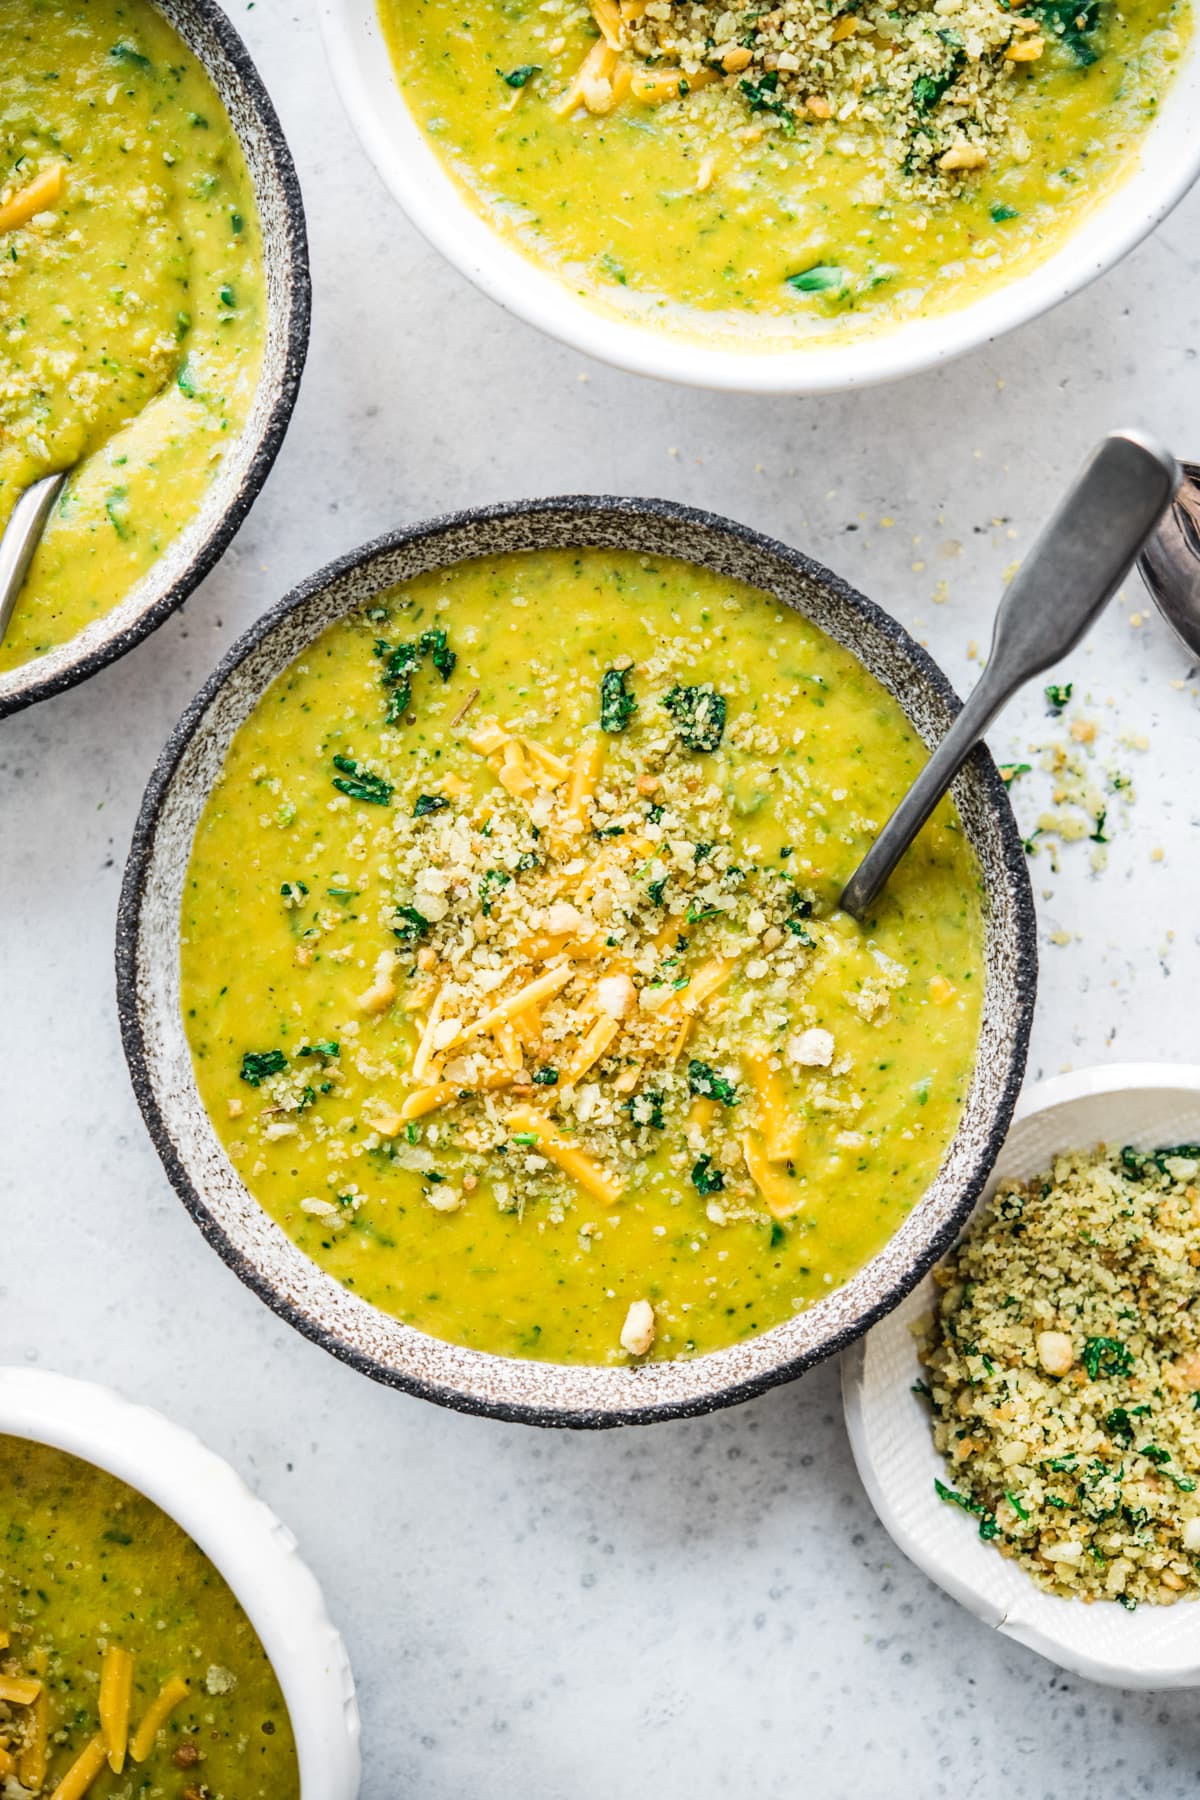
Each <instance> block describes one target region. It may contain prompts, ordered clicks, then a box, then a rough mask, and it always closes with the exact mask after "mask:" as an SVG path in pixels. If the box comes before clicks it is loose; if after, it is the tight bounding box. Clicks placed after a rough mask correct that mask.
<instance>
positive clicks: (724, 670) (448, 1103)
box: [181, 551, 982, 1362]
mask: <svg viewBox="0 0 1200 1800" xmlns="http://www.w3.org/2000/svg"><path fill="white" fill-rule="evenodd" d="M923 760H924V751H923V749H922V747H921V745H920V744H919V742H918V740H917V738H916V737H915V735H914V733H913V732H912V731H911V729H910V728H909V727H908V725H907V723H906V722H905V720H904V717H903V715H902V714H901V712H900V709H899V708H898V707H897V706H896V704H895V702H894V701H893V700H891V699H890V698H889V697H888V696H887V695H886V694H885V693H884V691H883V690H882V689H881V688H880V687H879V685H878V684H877V683H876V682H875V681H874V679H873V678H871V677H870V676H869V675H867V673H866V672H865V671H864V669H863V668H862V667H861V665H860V664H859V663H857V662H856V661H855V659H854V658H853V657H852V656H850V655H849V654H848V653H847V652H846V651H845V650H843V649H841V648H840V647H839V646H837V645H835V644H834V643H832V642H831V641H830V640H829V639H828V638H826V637H825V636H824V635H823V634H822V633H820V632H819V631H817V630H816V629H815V628H814V627H813V626H812V625H810V624H808V623H807V622H806V621H805V620H803V619H801V618H799V617H798V616H797V615H795V614H794V613H792V612H791V611H789V610H786V609H784V608H782V607H781V606H780V605H779V604H778V603H777V602H775V601H773V600H771V599H769V598H768V597H767V596H766V595H765V594H762V593H759V592H757V591H755V590H753V589H750V588H747V587H744V586H741V585H739V584H738V583H736V582H733V581H730V580H727V579H725V578H722V577H720V576H718V575H716V574H713V573H710V572H707V571H704V570H701V569H698V568H694V567H690V566H687V565H685V564H682V563H678V562H672V561H670V560H666V559H658V558H652V557H640V556H638V555H635V554H633V553H617V552H607V551H580V552H569V551H548V552H539V553H535V554H519V555H511V556H505V557H500V558H498V559H496V560H493V561H488V562H482V561H481V562H477V563H467V564H463V565H461V566H459V567H458V568H456V569H454V570H451V571H448V572H438V573H434V574H430V575H427V576H424V577H421V578H420V579H418V580H415V581H413V582H411V583H409V584H408V585H407V586H405V587H402V588H398V589H396V590H394V591H392V592H389V593H387V594H385V595H383V596H382V597H381V598H380V600H379V601H377V602H376V603H375V604H373V605H371V606H370V607H368V608H367V609H366V610H365V611H362V612H360V613H358V614H356V615H353V616H350V617H347V618H346V619H344V620H343V621H340V622H338V623H337V624H335V625H333V626H331V627H330V628H329V629H328V630H327V631H326V632H325V633H324V634H323V635H322V636H321V637H320V638H319V639H318V640H317V641H316V642H315V643H314V644H313V645H312V646H311V647H310V648H309V649H308V650H306V651H305V652H304V654H303V655H302V656H301V657H300V658H299V660H298V661H296V662H295V663H294V664H293V665H292V666H291V667H290V668H289V669H288V670H286V671H285V672H284V673H283V674H282V675H281V676H280V677H279V678H278V679H277V680H276V681H275V683H274V684H273V685H272V686H271V688H270V689H269V690H268V691H267V693H266V694H265V695H264V697H263V699H262V700H261V702H260V703H259V705H258V706H257V708H256V710H255V711H254V713H253V714H252V715H251V717H250V718H249V719H248V721H247V722H246V723H245V724H244V725H243V726H242V728H241V729H240V731H239V732H238V733H237V734H236V736H235V738H234V741H233V744H232V746H231V749H230V752H229V756H228V759H227V762H226V766H225V770H224V774H223V776H222V778H221V779H220V781H219V783H218V785H217V786H216V788H215V790H214V792H213V794H212V796H211V798H210V800H209V803H208V806H207V808H206V810H205V812H204V814H203V817H202V819H201V822H200V825H199V828H198V830H197V834H196V839H195V845H194V849H193V854H192V859H191V864H190V868H189V871H188V876H187V880H186V885H185V890H184V898H183V909H182V921H181V929H182V998H183V1008H184V1013H185V1020H186V1026H187V1031H188V1034H189V1038H190V1042H191V1046H192V1052H193V1057H194V1062H195V1071H196V1078H197V1081H198V1083H199V1088H200V1092H201V1095H202V1096H203V1099H204V1102H205V1104H206V1106H207V1107H208V1109H209V1111H210V1113H211V1116H212V1118H213V1121H214V1123H215V1125H216V1129H217V1131H218V1132H219V1134H220V1136H221V1138H222V1141H223V1142H224V1144H225V1146H226V1148H227V1149H228V1151H229V1154H230V1156H231V1157H232V1159H233V1161H234V1163H235V1164H236V1166H237V1168H238V1170H239V1172H240V1174H241V1175H242V1177H243V1179H244V1180H245V1182H246V1184H247V1185H248V1187H249V1189H250V1191H251V1192H252V1193H253V1194H254V1195H255V1196H256V1198H257V1199H258V1200H259V1201H260V1202H261V1204H262V1205H263V1206H264V1207H266V1209H267V1210H268V1211H269V1212H270V1213H271V1215H272V1216H273V1217H274V1218H275V1219H276V1220H278V1222H279V1223H280V1224H281V1225H282V1226H283V1227H284V1228H285V1229H286V1231H287V1232H288V1233H289V1234H290V1235H291V1236H292V1238H293V1239H294V1240H295V1242H296V1243H297V1244H298V1245H299V1246H300V1247H301V1249H302V1250H304V1251H305V1252H306V1253H307V1254H308V1255H309V1256H311V1257H312V1258H313V1259H314V1260H315V1261H316V1262H318V1263H319V1264H320V1265H321V1266H322V1267H323V1268H324V1269H326V1270H328V1271H330V1272H331V1273H332V1274H333V1275H335V1276H336V1277H337V1278H338V1279H339V1280H341V1281H343V1282H345V1283H346V1285H347V1286H349V1287H352V1288H353V1289H354V1291H355V1292H356V1293H358V1294H360V1295H361V1296H362V1297H363V1298H364V1299H366V1300H369V1301H372V1302H373V1303H374V1304H375V1305H377V1306H379V1307H382V1308H383V1309H385V1310H386V1311H388V1312H390V1313H393V1314H395V1315H396V1316H397V1317H399V1318H401V1319H403V1320H406V1321H408V1322H410V1323H412V1324H414V1325H416V1326H419V1327H420V1328H422V1329H423V1330H425V1331H428V1332H430V1333H432V1334H433V1335H435V1336H437V1337H442V1338H448V1339H451V1340H453V1341H456V1342H459V1343H463V1344H470V1345H474V1346H477V1347H479V1348H481V1349H485V1350H491V1351H498V1352H504V1353H508V1354H511V1355H515V1356H527V1357H537V1358H544V1359H549V1360H556V1361H563V1362H570V1361H581V1362H604V1361H609V1360H620V1359H621V1358H623V1357H627V1356H630V1355H635V1356H636V1355H643V1354H649V1355H651V1356H654V1357H665V1358H669V1357H678V1356H684V1355H690V1354H693V1353H697V1352H702V1351H708V1350H712V1349H715V1348H718V1347H719V1346H722V1345H726V1344H730V1343H733V1342H735V1341H737V1340H738V1339H741V1338H744V1337H747V1336H750V1335H752V1334H754V1333H757V1332H761V1331H763V1330H765V1329H766V1328H767V1327H769V1326H771V1325H775V1324H777V1323H778V1322H779V1321H780V1320H783V1319H786V1318H788V1317H789V1316H791V1314H792V1313H793V1312H795V1311H796V1310H798V1309H800V1308H802V1307H805V1306H807V1305H809V1304H810V1303H811V1302H813V1301H815V1300H818V1299H820V1298H821V1297H822V1296H823V1295H825V1294H827V1293H828V1292H829V1290H830V1288H831V1287H834V1286H836V1285H837V1284H839V1283H841V1282H843V1281H845V1280H846V1279H847V1278H848V1277H849V1276H850V1275H851V1274H853V1273H854V1271H855V1270H857V1269H858V1268H860V1267H861V1266H862V1264H863V1263H864V1262H865V1261H866V1260H867V1259H868V1258H869V1257H870V1256H871V1255H872V1253H873V1252H875V1251H876V1250H878V1249H879V1247H880V1246H881V1245H882V1244H883V1243H884V1241H885V1240H886V1239H887V1238H888V1236H889V1235H890V1234H891V1233H892V1232H893V1231H894V1230H895V1228H896V1226H897V1225H898V1224H899V1223H900V1221H901V1220H902V1219H903V1218H904V1216H905V1214H906V1213H907V1212H908V1210H909V1208H910V1207H911V1206H912V1205H913V1203H914V1201H915V1200H916V1199H917V1198H918V1197H919V1196H920V1194H921V1193H922V1191H923V1190H924V1188H925V1187H926V1186H927V1184H928V1182H929V1181H930V1179H931V1177H932V1175H933V1174H934V1172H935V1171H936V1169H937V1167H938V1164H939V1162H940V1160H941V1157H942V1155H943V1152H944V1151H945V1149H946V1146H947V1144H948V1143H949V1141H950V1138H951V1136H952V1135H953V1132H954V1129H955V1126H956V1123H957V1120H958V1116H959V1112H960V1109H961V1106H962V1104H963V1100H964V1097H965V1092H966V1087H967V1084H968V1081H969V1078H970V1073H971V1069H972V1066H973V1057H974V1050H975V1044H976V1038H977V1031H978V1023H979V1013H980V1005H981V998H982V996H981V992H980V989H981V987H982V973H981V913H980V900H979V883H978V876H977V871H976V868H975V864H974V859H973V856H972V853H971V852H970V849H969V847H968V845H967V843H966V842H965V840H964V837H963V834H962V831H961V829H960V826H959V824H958V821H957V817H956V815H955V814H954V812H953V811H952V810H951V809H950V807H949V806H948V805H946V806H943V807H942V808H941V809H940V810H939V812H938V814H937V816H936V818H935V820H934V821H933V822H932V823H931V825H930V826H929V828H928V829H927V830H926V831H925V832H924V833H923V835H922V837H921V839H920V841H919V843H918V845H917V846H916V848H915V850H914V851H913V853H912V854H911V855H910V856H909V857H908V858H907V859H906V861H905V863H904V864H903V866H902V868H901V869H900V871H899V873H898V875H897V876H896V878H895V879H894V880H893V882H892V883H891V885H890V887H889V889H888V892H887V894H886V896H885V898H884V899H883V901H882V902H881V903H880V907H879V912H878V916H877V917H876V918H875V919H873V920H872V921H871V923H870V926H869V928H868V929H861V928H860V927H859V926H857V925H856V924H855V923H854V922H853V921H851V920H850V919H849V918H847V917H846V916H844V915H842V914H840V913H838V912H837V911H836V910H835V903H836V898H837V895H838V894H839V893H840V891H841V887H842V885H843V883H844V880H845V878H846V877H847V876H848V875H849V874H850V872H851V870H852V868H853V867H854V865H855V862H856V860H857V859H858V857H859V856H860V855H861V853H862V851H863V850H864V848H865V847H866V845H867V843H868V841H869V839H870V837H871V835H872V833H873V832H874V830H875V829H876V827H877V826H878V825H879V824H880V823H881V822H882V820H883V818H884V816H885V815H886V814H887V812H888V811H889V810H890V808H891V807H892V806H893V804H894V803H895V801H896V800H897V799H898V798H899V796H900V794H901V792H902V791H903V790H904V789H905V788H906V786H907V785H908V783H909V781H910V780H911V778H912V775H913V773H914V772H915V770H916V768H917V767H918V766H919V764H920V763H921V762H922V761H923Z"/></svg>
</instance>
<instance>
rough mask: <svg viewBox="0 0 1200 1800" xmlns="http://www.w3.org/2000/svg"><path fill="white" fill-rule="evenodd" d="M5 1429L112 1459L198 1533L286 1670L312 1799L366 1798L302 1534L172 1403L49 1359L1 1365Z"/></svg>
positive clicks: (331, 1632)
mask: <svg viewBox="0 0 1200 1800" xmlns="http://www.w3.org/2000/svg"><path fill="white" fill-rule="evenodd" d="M0 1433H5V1434H8V1435H9V1436H12V1437H24V1438H30V1439H32V1440H33V1442H35V1443H39V1444H51V1445H53V1446H54V1447H55V1448H56V1449H59V1450H66V1451H69V1452H70V1454H71V1455H72V1456H79V1457H82V1458H83V1460H84V1461H85V1462H90V1463H94V1464H95V1465H96V1466H97V1467H98V1468H101V1469H107V1470H108V1472H109V1473H110V1474H111V1475H116V1476H118V1477H119V1478H120V1480H122V1481H125V1482H128V1484H129V1486H130V1487H133V1488H136V1489H137V1490H138V1492H139V1493H142V1494H145V1495H146V1497H147V1498H148V1499H150V1500H153V1501H154V1503H155V1505H156V1506H160V1507H161V1508H162V1510H163V1511H164V1512H165V1513H168V1514H169V1515H170V1516H171V1518H173V1519H174V1520H175V1522H176V1523H177V1524H178V1525H181V1526H182V1527H183V1529H184V1530H185V1531H186V1532H187V1533H188V1535H189V1537H192V1538H194V1539H195V1541H196V1543H197V1544H199V1546H200V1548H201V1550H203V1551H204V1554H205V1555H206V1556H207V1557H208V1558H209V1560H210V1562H212V1563H214V1564H215V1566H216V1567H217V1569H219V1570H220V1572H221V1574H222V1575H223V1576H224V1577H225V1580H226V1581H227V1582H228V1583H229V1586H230V1587H231V1588H232V1590H233V1592H234V1594H235V1595H236V1596H237V1598H238V1600H239V1601H240V1602H241V1605H242V1607H243V1608H244V1610H245V1612H246V1615H247V1617H248V1618H249V1620H250V1623H251V1624H252V1625H253V1626H254V1629H255V1631H256V1632H257V1633H258V1635H259V1638H260V1640H261V1642H262V1646H263V1649H264V1650H265V1651H266V1653H267V1657H268V1659H269V1661H270V1663H271V1666H272V1668H273V1669H274V1670H275V1673H276V1675H277V1677H278V1678H279V1685H280V1687H281V1688H282V1690H283V1697H284V1700H285V1701H286V1702H287V1709H288V1713H289V1715H290V1717H291V1721H292V1730H293V1732H294V1733H295V1738H296V1752H297V1755H298V1757H299V1762H300V1786H301V1792H302V1795H303V1800H354V1797H355V1795H356V1794H357V1793H358V1786H359V1774H360V1765H359V1753H358V1737H359V1721H358V1704H357V1702H356V1700H355V1697H354V1677H353V1675H352V1674H351V1673H350V1662H349V1659H348V1658H347V1655H346V1650H345V1646H344V1645H343V1643H342V1640H341V1638H340V1637H339V1635H338V1633H337V1631H336V1629H335V1628H334V1626H333V1624H332V1623H331V1622H330V1618H329V1615H328V1613H327V1612H326V1610H325V1602H324V1600H323V1599H322V1597H321V1590H320V1588H319V1587H318V1586H317V1583H316V1579H315V1577H314V1576H313V1575H312V1574H311V1573H310V1571H309V1570H308V1568H307V1567H306V1566H305V1564H304V1563H303V1562H302V1561H301V1560H300V1556H299V1553H298V1551H297V1548H296V1540H295V1538H294V1537H293V1536H292V1534H291V1532H290V1531H289V1530H288V1529H287V1527H286V1526H285V1525H281V1524H280V1522H279V1520H278V1519H277V1518H276V1517H275V1515H274V1513H273V1512H271V1510H270V1508H269V1507H267V1506H265V1505H264V1504H263V1502H262V1501H261V1500H257V1499H255V1497H254V1495H253V1494H252V1493H251V1492H250V1490H249V1488H248V1487H246V1485H245V1483H244V1482H243V1481H242V1480H241V1478H240V1476H238V1475H235V1474H234V1472H233V1470H232V1469H231V1468H230V1467H229V1464H228V1463H226V1462H222V1461H221V1458H220V1457H219V1456H215V1455H214V1454H213V1452H212V1451H211V1450H206V1449H205V1447H204V1445H203V1444H202V1443H200V1441H199V1439H198V1438H194V1437H193V1436H192V1434H191V1432H189V1431H184V1430H183V1429H182V1427H181V1426H179V1425H173V1424H172V1423H171V1421H170V1420H169V1419H165V1418H163V1416H162V1414H161V1413H156V1412H151V1411H150V1409H149V1408H148V1407H145V1406H135V1405H133V1404H132V1403H131V1402H130V1401H128V1400H123V1399H122V1398H121V1397H120V1395H119V1394H114V1393H113V1392H112V1391H111V1390H110V1389H109V1388H103V1387H97V1386H96V1385H94V1383H92V1382H90V1381H76V1380H74V1379H73V1378H71V1377H70V1376H67V1375H55V1374H51V1373H49V1372H47V1371H45V1370H41V1369H14V1368H0Z"/></svg>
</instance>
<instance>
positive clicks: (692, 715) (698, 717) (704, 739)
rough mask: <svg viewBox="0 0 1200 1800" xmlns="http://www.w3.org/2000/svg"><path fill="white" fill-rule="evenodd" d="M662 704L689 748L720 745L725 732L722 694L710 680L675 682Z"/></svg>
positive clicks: (705, 749)
mask: <svg viewBox="0 0 1200 1800" xmlns="http://www.w3.org/2000/svg"><path fill="white" fill-rule="evenodd" d="M662 705H663V706H664V707H665V708H666V710H667V711H668V712H669V713H670V715H671V717H672V718H673V719H674V721H675V723H676V725H677V727H678V729H679V735H680V737H681V738H682V740H683V742H684V744H685V745H686V747H687V748H688V749H689V750H696V751H699V752H700V753H701V754H710V753H711V752H712V751H714V750H716V749H717V748H718V746H719V745H720V742H721V739H722V737H723V736H724V733H725V713H726V705H725V696H724V694H719V693H718V692H717V691H716V689H715V688H714V687H713V685H712V683H711V682H704V683H703V684H702V685H700V686H697V687H685V686H683V685H682V684H681V683H679V682H677V683H676V684H675V686H674V687H673V688H672V689H671V691H670V693H669V694H664V695H663V698H662Z"/></svg>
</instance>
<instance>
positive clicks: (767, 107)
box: [738, 69, 796, 137]
mask: <svg viewBox="0 0 1200 1800" xmlns="http://www.w3.org/2000/svg"><path fill="white" fill-rule="evenodd" d="M738 86H739V87H740V88H741V90H742V93H743V94H744V95H745V96H746V100H747V102H748V104H749V107H750V111H751V112H769V113H774V115H775V117H776V118H777V119H778V120H779V122H780V124H781V125H782V126H783V130H784V135H785V136H786V137H790V136H791V135H792V133H793V131H795V129H796V121H795V119H794V118H793V117H792V113H791V110H790V108H789V107H786V106H785V105H784V103H783V101H782V100H781V99H780V98H779V94H778V91H777V90H778V87H779V71H778V70H777V69H771V70H769V71H768V73H767V74H766V75H764V76H763V78H762V80H761V81H745V80H743V81H740V82H739V83H738Z"/></svg>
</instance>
